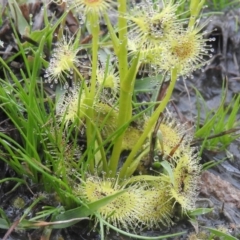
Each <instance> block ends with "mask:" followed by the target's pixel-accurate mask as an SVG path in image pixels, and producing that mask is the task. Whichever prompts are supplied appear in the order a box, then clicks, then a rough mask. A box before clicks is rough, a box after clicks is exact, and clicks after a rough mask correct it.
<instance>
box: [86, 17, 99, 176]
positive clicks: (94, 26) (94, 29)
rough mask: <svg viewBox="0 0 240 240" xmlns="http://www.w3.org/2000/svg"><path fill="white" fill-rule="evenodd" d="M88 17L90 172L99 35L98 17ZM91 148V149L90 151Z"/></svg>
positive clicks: (88, 140) (92, 159)
mask: <svg viewBox="0 0 240 240" xmlns="http://www.w3.org/2000/svg"><path fill="white" fill-rule="evenodd" d="M88 19H89V22H90V28H91V33H92V72H91V74H92V75H91V86H90V92H89V98H87V100H86V102H85V104H86V105H87V106H88V108H87V116H88V117H87V118H86V127H87V129H86V132H87V148H88V151H89V154H88V163H89V170H90V172H92V173H93V172H94V154H93V152H94V149H93V148H94V146H95V144H94V141H95V140H94V136H95V134H94V128H93V125H92V121H93V119H94V109H93V104H94V98H95V93H96V74H97V67H98V37H99V30H100V28H99V19H98V16H97V15H96V14H91V13H90V14H89V15H88ZM92 150H93V151H92Z"/></svg>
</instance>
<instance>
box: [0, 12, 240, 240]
mask: <svg viewBox="0 0 240 240" xmlns="http://www.w3.org/2000/svg"><path fill="white" fill-rule="evenodd" d="M211 19H212V20H211V22H210V24H208V25H207V29H206V31H207V32H208V33H209V34H208V35H209V37H213V36H214V37H215V38H216V41H215V42H214V43H213V48H214V53H213V58H212V61H211V62H210V64H209V65H207V66H206V67H205V68H204V69H202V71H197V72H195V73H194V77H193V78H191V79H186V80H183V79H180V80H179V81H178V83H177V86H176V89H175V91H174V94H173V98H172V102H173V103H174V106H175V107H173V104H170V106H169V108H172V109H175V110H176V109H177V111H178V115H179V118H180V119H181V120H182V121H183V122H186V121H187V122H188V123H189V125H192V123H194V119H195V116H196V115H197V109H196V94H195V91H194V89H193V87H195V88H197V89H198V90H199V91H200V92H201V94H202V95H203V97H204V99H205V101H206V103H207V105H208V107H209V108H211V109H216V108H217V107H218V106H219V103H220V101H221V94H222V84H223V81H226V80H227V82H228V93H227V98H226V105H227V104H228V103H229V102H230V101H231V99H232V98H233V96H235V95H236V94H239V93H240V68H239V66H240V48H239V46H240V9H236V10H229V11H227V12H224V13H223V14H222V15H216V16H213V17H211ZM69 21H72V19H70V20H69ZM71 26H73V25H71ZM3 30H4V29H3V28H2V29H1V31H3ZM1 31H0V34H1ZM186 88H187V89H188V90H187V91H186ZM239 117H240V111H239ZM202 118H204V116H202ZM5 127H6V126H5ZM1 128H2V126H1ZM13 135H14V132H13ZM228 151H229V152H230V153H231V154H232V158H231V159H230V158H229V159H228V160H226V161H224V162H223V163H222V164H220V165H218V166H216V167H214V168H212V169H210V170H209V171H205V172H203V173H202V177H201V184H200V186H199V187H200V195H199V201H198V203H197V205H198V206H199V207H210V208H213V211H212V212H211V213H208V214H204V215H201V216H199V217H198V219H197V220H198V223H197V224H191V223H190V222H189V221H188V220H187V219H186V218H185V219H181V220H180V219H179V220H178V222H177V223H176V224H175V225H174V226H173V227H171V228H170V229H166V230H164V231H159V230H156V231H152V230H151V231H146V232H144V233H143V235H145V236H146V235H147V236H159V235H164V234H168V233H177V232H180V231H186V232H187V233H186V234H184V235H183V236H181V237H176V238H174V239H175V240H177V239H179V240H180V239H187V236H189V234H190V233H195V232H202V231H205V230H203V228H202V227H204V226H207V227H214V228H219V227H222V228H225V230H226V232H228V233H230V234H232V235H233V236H236V237H237V238H238V239H239V238H240V143H239V141H237V140H236V141H235V142H233V143H232V144H231V145H230V146H229V148H228ZM224 157H226V152H225V151H223V152H217V153H216V152H210V151H208V152H204V154H203V157H202V163H205V162H207V161H210V160H213V159H215V160H217V159H223V158H224ZM0 169H1V172H0V179H3V178H5V177H6V175H10V176H14V173H13V171H12V170H11V169H9V167H8V166H7V165H6V164H4V163H3V162H0ZM12 187H13V186H12V184H11V183H10V182H7V183H4V184H0V196H1V201H0V207H1V208H3V209H4V211H5V212H6V214H7V215H8V217H9V218H10V219H12V220H13V221H16V220H17V219H18V218H19V217H20V216H21V215H22V213H23V211H24V206H25V205H28V203H29V202H31V201H32V197H30V196H29V191H28V189H25V188H23V187H19V188H18V190H17V191H15V192H14V193H10V194H8V195H5V193H6V192H8V191H9V190H10V189H12ZM38 187H39V186H35V188H36V189H37V188H38ZM16 203H17V204H18V205H16ZM14 206H15V207H14ZM40 208H41V206H37V208H36V209H35V211H36V212H37V211H38V210H39V209H40ZM32 214H33V213H32ZM176 220H177V219H176ZM89 230H90V228H89V222H88V221H82V222H80V223H79V224H76V225H74V226H73V227H71V228H68V229H65V230H62V231H60V230H57V231H54V233H53V234H52V238H51V239H52V240H55V239H56V240H57V239H71V240H75V239H76V240H77V239H78V240H79V239H87V240H90V239H91V240H94V239H100V236H99V235H98V234H97V233H95V232H91V233H89ZM5 232H6V231H4V230H0V237H3V236H4V234H5ZM41 235H42V230H41V229H38V230H34V231H28V232H27V233H26V232H24V231H16V232H13V233H12V234H11V237H10V238H8V239H11V240H20V239H25V240H26V239H33V240H34V239H40V236H41ZM41 239H44V238H41ZM106 239H109V240H110V239H112V240H114V239H119V240H124V239H125V240H127V239H130V238H127V237H124V236H119V235H116V234H115V233H113V232H110V233H109V234H108V235H107V236H106ZM192 239H196V238H192Z"/></svg>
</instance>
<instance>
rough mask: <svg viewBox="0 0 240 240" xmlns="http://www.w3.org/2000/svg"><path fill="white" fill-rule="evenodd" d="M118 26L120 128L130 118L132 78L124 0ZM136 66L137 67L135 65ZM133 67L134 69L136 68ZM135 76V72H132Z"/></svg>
mask: <svg viewBox="0 0 240 240" xmlns="http://www.w3.org/2000/svg"><path fill="white" fill-rule="evenodd" d="M118 6H119V7H118V11H119V13H120V14H119V17H118V27H119V43H118V44H119V51H118V53H117V56H118V62H119V76H120V97H119V116H118V123H117V127H118V128H121V127H122V126H123V125H125V124H126V123H128V122H129V121H130V119H131V116H132V114H131V112H132V108H131V106H132V92H133V87H132V86H133V84H134V78H132V79H129V78H127V77H126V76H128V74H127V73H128V61H127V48H126V46H127V20H126V19H125V18H124V17H122V16H121V14H122V13H125V12H126V11H127V4H126V0H118ZM136 68H137V67H136ZM136 68H135V70H136ZM134 77H135V74H134ZM129 86H130V88H129ZM123 134H124V131H123V132H122V133H121V134H120V135H119V136H118V137H117V139H116V142H115V144H114V147H113V152H112V156H111V159H110V161H109V170H110V172H109V174H110V176H111V177H113V176H115V175H116V171H117V166H118V159H119V157H120V153H121V146H122V140H123Z"/></svg>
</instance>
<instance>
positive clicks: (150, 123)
mask: <svg viewBox="0 0 240 240" xmlns="http://www.w3.org/2000/svg"><path fill="white" fill-rule="evenodd" d="M177 74H178V72H177V69H176V68H173V69H172V70H171V81H170V84H169V87H168V90H167V92H166V96H165V97H164V99H163V100H162V102H161V103H160V104H159V105H158V107H157V109H156V110H155V111H154V113H153V115H152V116H151V117H150V119H149V120H148V123H147V126H146V127H145V129H144V132H143V133H142V135H141V137H140V138H139V140H138V141H137V143H136V145H135V146H134V147H133V149H132V151H131V153H130V154H129V156H128V158H127V159H126V161H125V163H124V164H123V166H122V168H121V171H120V174H119V177H120V178H124V177H128V176H130V175H131V174H132V173H133V172H132V171H133V170H132V169H131V168H129V166H131V163H132V162H133V160H134V157H135V156H136V154H137V152H138V151H139V150H140V149H141V147H142V145H143V143H144V141H145V139H146V138H147V137H148V135H149V133H150V132H151V131H152V128H153V126H154V125H155V123H156V122H157V119H158V117H159V115H160V114H161V113H162V112H163V111H164V109H165V107H166V106H167V104H168V102H169V100H170V98H171V96H172V92H173V89H174V86H175V84H176V81H177V76H178V75H177ZM128 168H129V169H131V172H129V171H128Z"/></svg>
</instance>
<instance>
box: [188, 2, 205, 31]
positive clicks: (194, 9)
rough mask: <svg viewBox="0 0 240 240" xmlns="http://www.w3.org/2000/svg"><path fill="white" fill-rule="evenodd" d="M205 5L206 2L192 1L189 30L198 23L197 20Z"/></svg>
mask: <svg viewBox="0 0 240 240" xmlns="http://www.w3.org/2000/svg"><path fill="white" fill-rule="evenodd" d="M204 3H205V0H201V1H200V2H199V0H191V1H190V14H191V16H190V19H189V23H188V28H190V29H191V28H193V27H194V25H195V23H196V19H197V17H198V15H199V13H200V11H201V10H202V7H203V4H204Z"/></svg>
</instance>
